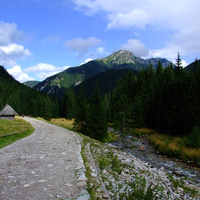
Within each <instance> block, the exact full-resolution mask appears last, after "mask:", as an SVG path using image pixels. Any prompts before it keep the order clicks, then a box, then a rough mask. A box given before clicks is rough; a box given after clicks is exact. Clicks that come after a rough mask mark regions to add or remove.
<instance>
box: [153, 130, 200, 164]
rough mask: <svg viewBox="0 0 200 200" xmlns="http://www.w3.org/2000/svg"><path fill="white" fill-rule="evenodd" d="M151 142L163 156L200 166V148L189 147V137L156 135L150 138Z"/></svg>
mask: <svg viewBox="0 0 200 200" xmlns="http://www.w3.org/2000/svg"><path fill="white" fill-rule="evenodd" d="M149 140H150V142H151V143H152V144H153V146H154V147H155V148H156V149H157V150H158V151H159V152H160V153H162V154H165V155H168V156H170V157H176V158H178V159H181V160H183V161H185V162H188V161H189V162H191V163H196V164H197V163H198V164H200V148H192V147H188V146H187V144H188V143H189V142H190V141H189V140H188V137H186V136H185V137H178V136H171V135H167V134H158V133H154V134H152V135H150V136H149Z"/></svg>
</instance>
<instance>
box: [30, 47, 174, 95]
mask: <svg viewBox="0 0 200 200" xmlns="http://www.w3.org/2000/svg"><path fill="white" fill-rule="evenodd" d="M159 60H160V61H161V64H162V65H163V67H166V66H169V65H170V61H168V60H167V59H163V58H151V59H142V58H140V57H136V56H134V55H133V53H132V52H130V51H126V50H120V51H117V52H115V53H113V54H112V55H110V56H107V57H105V58H100V59H96V60H93V61H90V62H88V63H86V64H83V65H80V66H77V67H70V68H68V69H66V70H65V71H63V72H60V73H58V74H56V75H54V76H51V77H48V78H47V79H45V80H44V81H42V82H40V83H39V84H37V85H36V86H35V87H34V88H35V89H37V90H38V91H42V92H44V93H48V94H51V95H55V96H57V97H62V94H63V91H64V89H65V88H69V87H73V86H76V85H78V84H80V83H81V82H83V81H84V80H86V79H88V78H90V77H92V76H94V75H96V74H99V73H101V72H105V71H108V70H114V69H129V70H135V71H139V70H141V69H143V68H146V67H148V66H149V65H150V64H151V63H152V64H153V66H154V67H155V68H157V65H158V62H159Z"/></svg>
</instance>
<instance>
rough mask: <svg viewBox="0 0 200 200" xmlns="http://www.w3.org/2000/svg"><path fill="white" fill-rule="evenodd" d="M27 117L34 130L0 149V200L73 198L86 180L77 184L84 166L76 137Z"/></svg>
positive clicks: (71, 133)
mask: <svg viewBox="0 0 200 200" xmlns="http://www.w3.org/2000/svg"><path fill="white" fill-rule="evenodd" d="M26 120H27V121H28V122H30V123H31V124H32V125H33V126H34V128H35V132H34V133H33V134H32V135H30V136H29V137H27V138H24V139H22V140H20V141H18V142H15V143H13V144H11V145H9V146H7V147H5V148H3V149H0V199H9V200H12V199H15V200H17V199H20V200H21V199H42V200H45V199H66V198H70V199H76V198H77V197H78V195H79V193H80V191H81V187H82V188H83V187H84V181H85V180H81V181H83V183H81V184H80V182H77V181H78V177H77V176H76V175H75V172H76V171H77V169H81V168H82V167H84V166H83V161H82V158H81V155H80V149H81V145H80V142H79V140H78V139H77V137H78V136H77V135H76V134H75V133H73V132H71V131H68V130H66V129H64V128H61V127H58V126H55V125H52V124H48V123H45V122H42V121H39V120H35V119H26ZM83 171H84V170H83ZM80 186H81V187H80Z"/></svg>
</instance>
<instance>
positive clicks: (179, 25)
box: [73, 0, 200, 58]
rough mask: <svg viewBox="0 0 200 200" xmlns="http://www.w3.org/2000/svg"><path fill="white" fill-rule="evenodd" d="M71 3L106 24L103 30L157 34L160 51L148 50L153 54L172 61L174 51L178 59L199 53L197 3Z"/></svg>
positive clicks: (103, 0) (88, 0)
mask: <svg viewBox="0 0 200 200" xmlns="http://www.w3.org/2000/svg"><path fill="white" fill-rule="evenodd" d="M73 1H74V3H75V5H76V7H77V8H78V9H79V10H81V11H83V12H85V13H86V14H90V15H94V14H96V13H100V14H101V15H102V16H103V17H104V18H105V19H106V20H107V30H110V29H127V28H129V29H133V32H135V31H137V30H140V31H145V30H146V28H147V27H148V30H150V31H155V32H156V31H161V32H162V33H164V34H163V47H161V48H160V49H152V50H151V51H152V52H154V53H155V54H159V55H160V54H161V55H164V57H166V56H165V55H166V54H167V55H168V56H169V55H170V57H171V58H172V56H173V58H174V56H175V55H176V54H177V51H180V52H181V54H182V55H189V54H192V53H196V54H199V53H200V34H199V33H200V26H198V24H199V19H200V12H199V8H200V1H199V0H192V1H188V0H174V1H173V3H170V2H169V1H168V0H162V1H158V0H140V1H138V0H123V1H122V0H109V1H108V0H73ZM155 37H159V35H155ZM152 46H153V44H152ZM171 48H172V49H171ZM152 52H151V54H152ZM173 52H175V54H173V55H172V53H173Z"/></svg>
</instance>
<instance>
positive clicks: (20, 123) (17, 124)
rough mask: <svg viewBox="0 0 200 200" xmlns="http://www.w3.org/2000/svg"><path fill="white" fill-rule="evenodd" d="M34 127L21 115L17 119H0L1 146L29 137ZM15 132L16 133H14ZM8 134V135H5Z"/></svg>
mask: <svg viewBox="0 0 200 200" xmlns="http://www.w3.org/2000/svg"><path fill="white" fill-rule="evenodd" d="M33 131H34V128H33V127H32V126H31V125H30V124H29V123H28V122H26V121H25V120H23V119H22V118H21V117H16V119H15V120H2V119H1V120H0V148H3V147H5V146H7V145H9V144H12V143H13V142H15V141H17V140H20V139H22V138H24V137H27V136H28V135H30V134H31V133H33ZM13 133H14V134H13ZM5 135H7V136H5Z"/></svg>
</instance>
